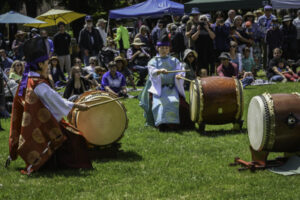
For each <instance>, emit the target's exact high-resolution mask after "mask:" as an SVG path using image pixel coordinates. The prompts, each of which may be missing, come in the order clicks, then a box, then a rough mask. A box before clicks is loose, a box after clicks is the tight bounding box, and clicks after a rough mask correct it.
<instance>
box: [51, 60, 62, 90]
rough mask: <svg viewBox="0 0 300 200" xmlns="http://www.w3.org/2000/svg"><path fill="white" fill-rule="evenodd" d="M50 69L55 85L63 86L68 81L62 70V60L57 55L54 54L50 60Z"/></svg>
mask: <svg viewBox="0 0 300 200" xmlns="http://www.w3.org/2000/svg"><path fill="white" fill-rule="evenodd" d="M49 70H50V74H51V77H52V80H53V83H54V87H62V86H64V85H65V83H66V78H65V76H64V73H63V72H62V71H61V67H60V62H59V59H58V57H57V56H52V57H51V58H50V60H49Z"/></svg>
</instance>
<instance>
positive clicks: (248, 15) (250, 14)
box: [244, 11, 255, 20]
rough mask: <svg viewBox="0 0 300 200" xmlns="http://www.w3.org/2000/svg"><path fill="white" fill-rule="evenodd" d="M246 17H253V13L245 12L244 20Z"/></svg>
mask: <svg viewBox="0 0 300 200" xmlns="http://www.w3.org/2000/svg"><path fill="white" fill-rule="evenodd" d="M247 17H253V18H254V17H255V15H254V13H253V12H250V11H249V12H247V13H246V14H245V15H244V20H245V19H246V18H247Z"/></svg>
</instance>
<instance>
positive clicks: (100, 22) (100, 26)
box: [96, 18, 107, 46]
mask: <svg viewBox="0 0 300 200" xmlns="http://www.w3.org/2000/svg"><path fill="white" fill-rule="evenodd" d="M106 23H107V21H106V20H105V19H103V18H101V19H99V20H98V22H97V24H96V27H97V29H98V31H99V34H100V36H101V38H102V41H103V46H106V38H107V32H106V30H105V28H106Z"/></svg>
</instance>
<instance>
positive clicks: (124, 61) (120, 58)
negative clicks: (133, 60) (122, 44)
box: [114, 56, 127, 66]
mask: <svg viewBox="0 0 300 200" xmlns="http://www.w3.org/2000/svg"><path fill="white" fill-rule="evenodd" d="M114 61H115V62H117V61H122V62H123V65H124V66H127V60H126V59H125V58H123V57H122V56H117V57H115V59H114Z"/></svg>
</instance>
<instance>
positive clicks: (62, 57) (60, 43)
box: [53, 22, 71, 75]
mask: <svg viewBox="0 0 300 200" xmlns="http://www.w3.org/2000/svg"><path fill="white" fill-rule="evenodd" d="M57 27H58V32H57V33H56V34H55V35H54V37H53V43H54V52H55V54H56V55H57V57H58V60H59V64H60V71H61V72H64V70H65V71H66V72H67V73H68V74H69V75H70V73H71V56H70V50H69V48H70V44H71V36H70V34H68V33H67V32H66V31H65V24H64V23H63V22H59V23H58V25H57Z"/></svg>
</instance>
